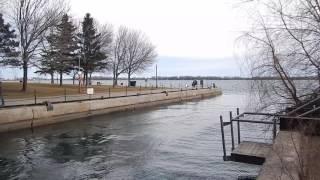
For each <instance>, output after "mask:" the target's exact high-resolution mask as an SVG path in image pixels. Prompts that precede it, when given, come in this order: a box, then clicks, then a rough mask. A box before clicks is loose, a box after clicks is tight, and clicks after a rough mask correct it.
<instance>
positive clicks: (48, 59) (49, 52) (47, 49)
mask: <svg viewBox="0 0 320 180" xmlns="http://www.w3.org/2000/svg"><path fill="white" fill-rule="evenodd" d="M52 36H53V30H52V29H51V33H50V35H49V36H47V37H46V41H45V43H44V44H43V48H42V53H41V57H42V58H41V59H40V66H39V70H38V71H36V72H35V73H40V74H49V75H50V77H51V84H54V73H55V72H56V69H57V68H56V58H55V57H56V54H57V53H56V50H55V49H54V47H53V46H52V44H53V42H52Z"/></svg>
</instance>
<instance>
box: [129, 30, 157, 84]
mask: <svg viewBox="0 0 320 180" xmlns="http://www.w3.org/2000/svg"><path fill="white" fill-rule="evenodd" d="M126 43H127V49H128V50H127V53H128V55H127V56H126V58H125V61H124V66H125V68H124V69H126V73H127V74H128V85H129V84H130V80H131V76H132V74H134V73H139V72H143V71H144V70H146V69H147V68H148V67H150V66H151V65H152V64H153V63H154V61H155V58H156V56H157V54H156V52H155V47H154V46H153V45H152V43H151V42H150V41H149V40H148V39H147V38H146V36H145V35H144V34H143V33H142V32H140V31H135V30H131V31H130V32H129V33H128V36H127V38H126Z"/></svg>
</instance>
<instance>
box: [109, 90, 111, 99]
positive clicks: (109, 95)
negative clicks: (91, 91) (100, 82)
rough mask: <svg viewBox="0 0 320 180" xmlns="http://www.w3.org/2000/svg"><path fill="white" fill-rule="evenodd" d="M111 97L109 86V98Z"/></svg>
mask: <svg viewBox="0 0 320 180" xmlns="http://www.w3.org/2000/svg"><path fill="white" fill-rule="evenodd" d="M110 97H111V89H110V88H109V98H110Z"/></svg>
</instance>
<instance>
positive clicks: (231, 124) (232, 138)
mask: <svg viewBox="0 0 320 180" xmlns="http://www.w3.org/2000/svg"><path fill="white" fill-rule="evenodd" d="M230 128H231V145H232V147H231V150H234V136H233V123H232V111H230Z"/></svg>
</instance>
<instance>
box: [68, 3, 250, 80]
mask: <svg viewBox="0 0 320 180" xmlns="http://www.w3.org/2000/svg"><path fill="white" fill-rule="evenodd" d="M235 1H236V0H90V1H89V0H70V7H71V12H70V13H71V15H72V16H73V17H74V18H76V19H79V20H81V19H82V18H83V17H84V15H85V13H87V12H89V13H91V14H92V16H93V17H94V18H95V19H96V20H97V21H99V23H100V24H104V23H108V24H112V25H113V26H114V30H116V29H117V27H119V26H120V25H126V26H128V27H130V28H133V29H137V30H141V31H143V32H145V33H146V34H147V36H148V37H149V38H150V40H151V41H152V42H153V43H154V44H155V45H156V47H157V52H158V55H159V57H158V60H157V64H158V67H159V71H160V75H163V76H171V75H203V76H205V75H216V76H243V73H241V71H240V67H239V62H238V60H237V58H235V40H236V38H237V37H238V36H239V35H240V33H239V32H240V30H241V29H242V28H243V26H244V24H245V21H244V18H243V17H242V15H241V13H239V11H238V9H237V8H235V6H236V5H235ZM152 69H153V68H151V69H150V70H149V71H148V72H147V73H145V74H142V75H139V76H148V75H151V74H153V73H152V72H153V70H152Z"/></svg>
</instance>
